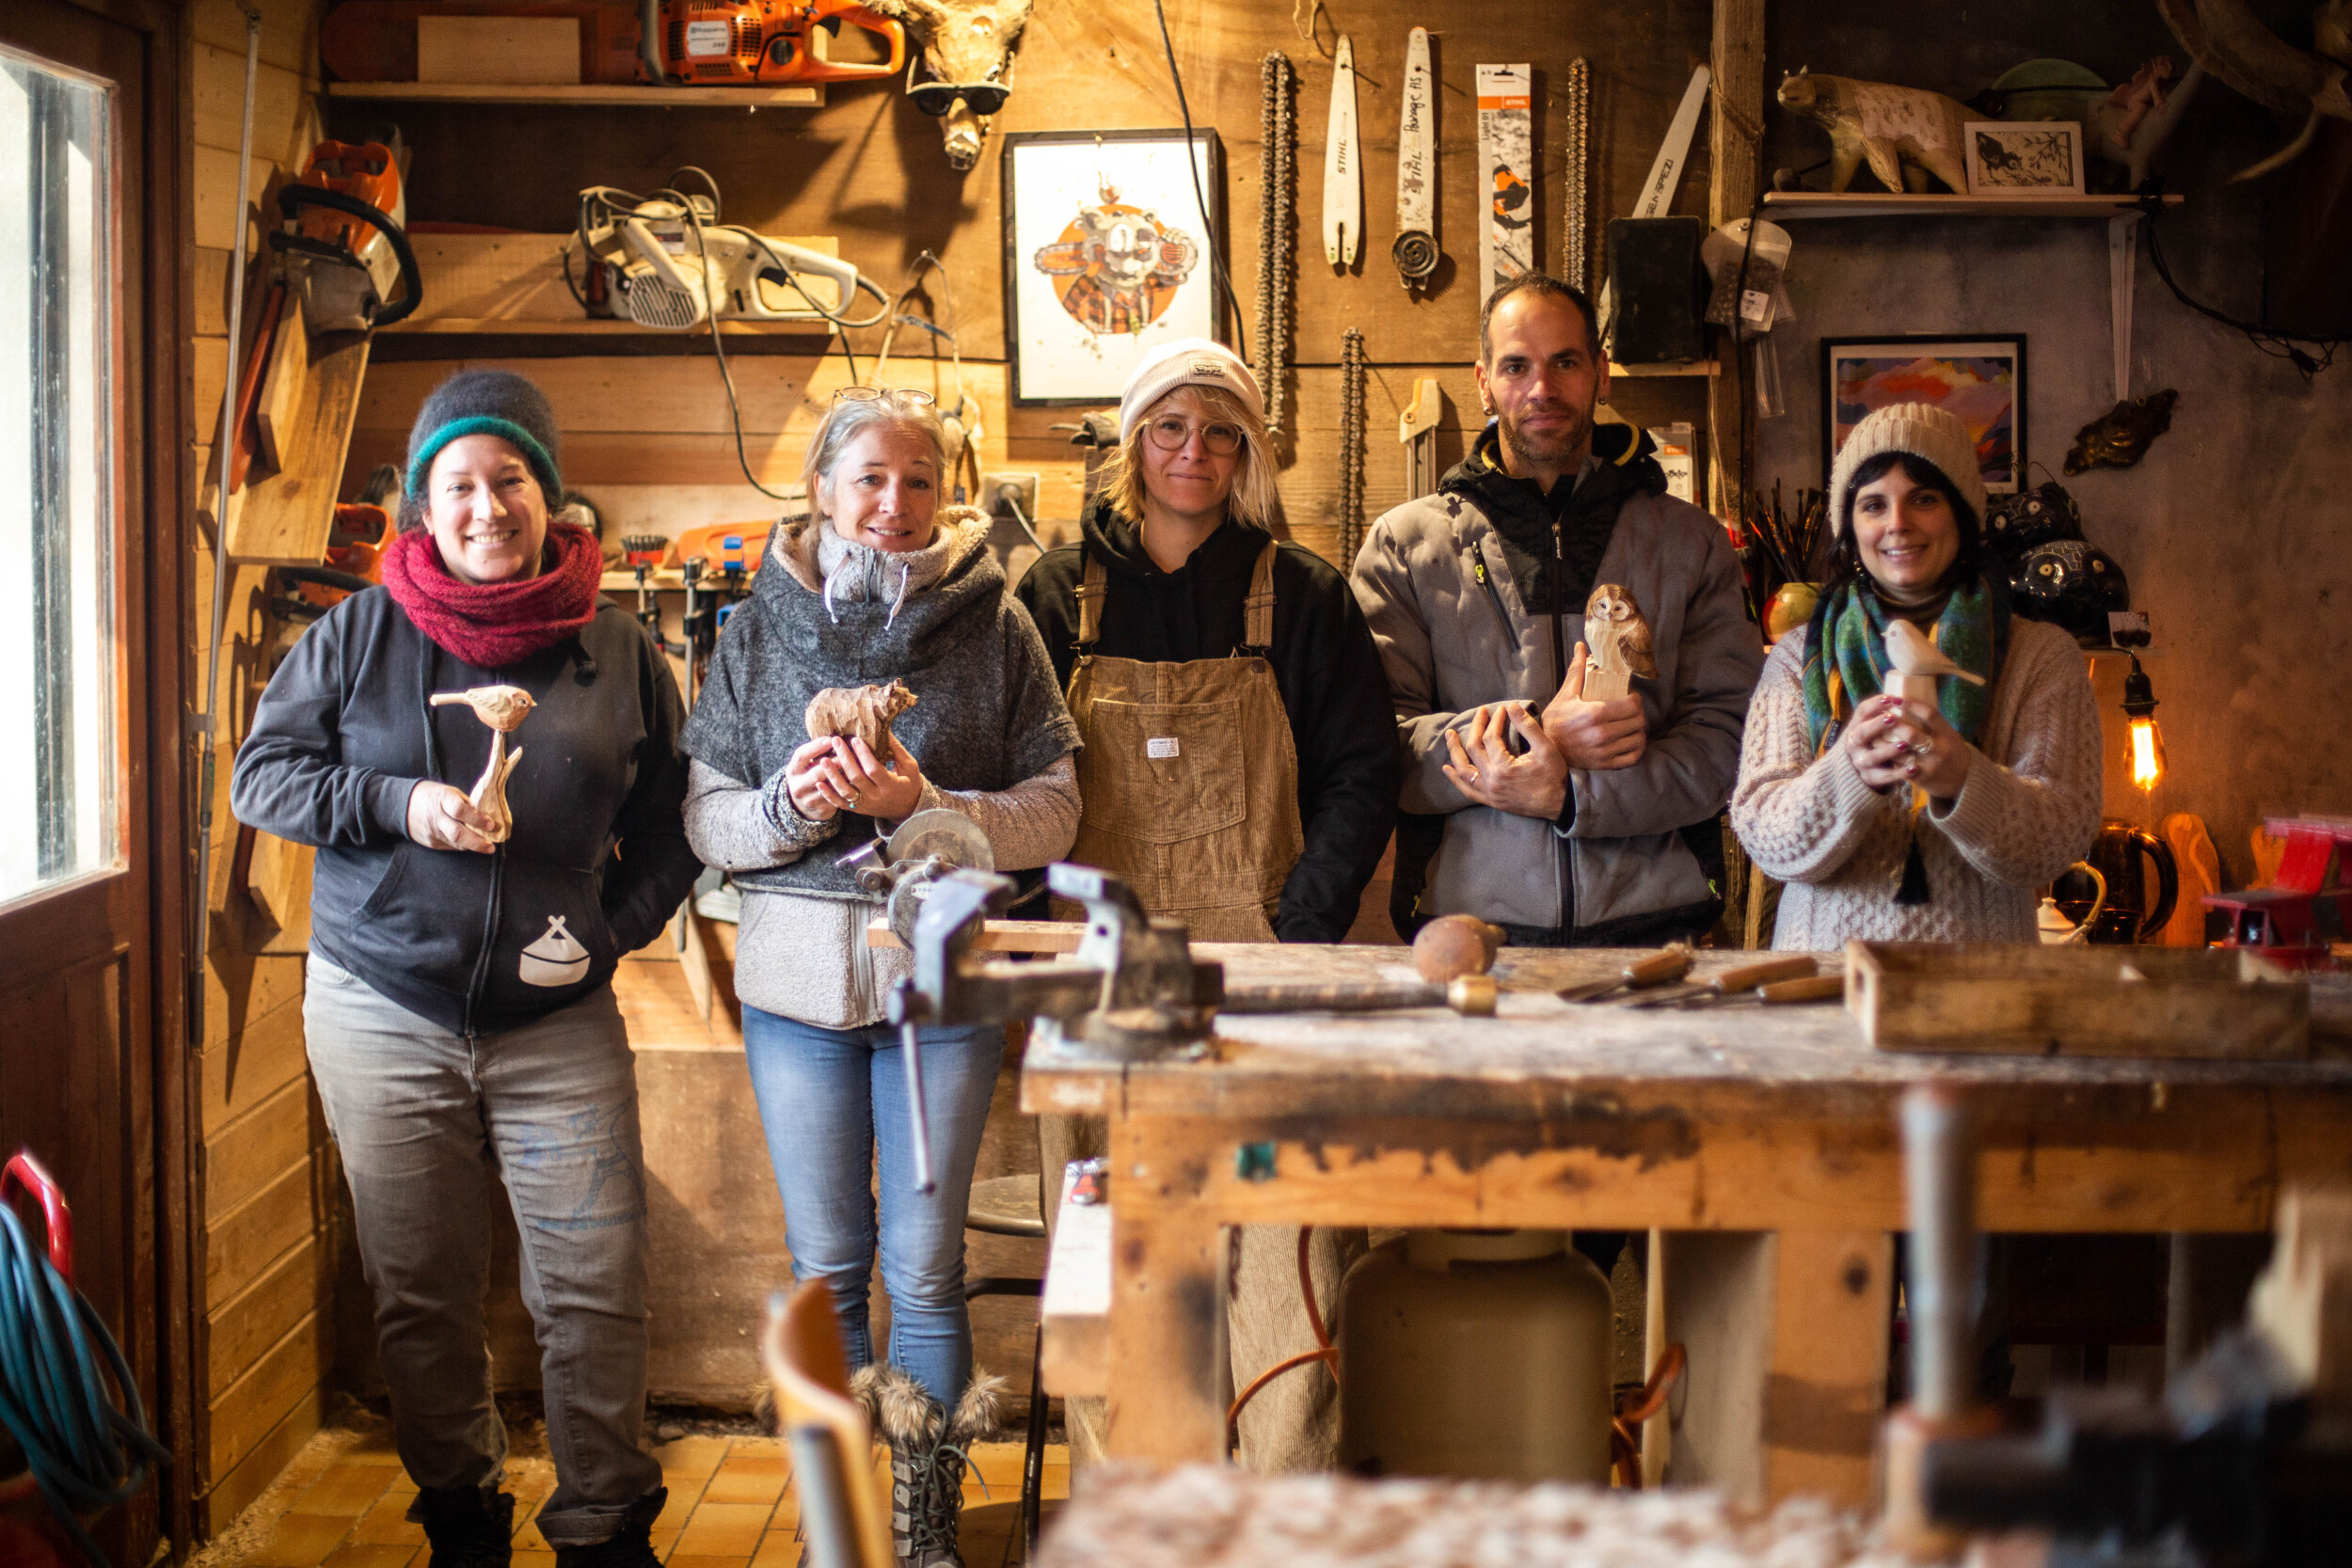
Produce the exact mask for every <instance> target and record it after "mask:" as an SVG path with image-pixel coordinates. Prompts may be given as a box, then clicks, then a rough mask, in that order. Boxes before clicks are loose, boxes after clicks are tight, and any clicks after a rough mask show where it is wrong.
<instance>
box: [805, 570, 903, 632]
mask: <svg viewBox="0 0 2352 1568" xmlns="http://www.w3.org/2000/svg"><path fill="white" fill-rule="evenodd" d="M860 564H862V563H861V562H859V560H858V559H857V557H855V556H851V557H850V558H848V559H847V560H845V561H843V562H841V564H840V565H838V566H835V567H834V569H833V570H832V571H830V572H828V573H826V574H825V614H826V616H827V617H828V618H829V619H830V620H831V621H832V622H833V624H834V626H839V625H840V624H841V612H840V611H839V610H835V609H834V607H833V585H834V583H836V582H838V581H840V580H841V576H842V574H843V573H845V572H848V571H850V570H851V569H852V568H854V567H856V566H858V565H860ZM874 575H875V577H876V578H877V579H878V581H877V584H876V586H880V583H881V582H882V581H886V580H888V579H887V578H886V577H885V576H884V574H883V573H882V570H881V567H880V564H879V562H878V563H877V564H876V570H875V574H874ZM913 586H914V565H913V563H911V562H910V563H908V564H905V565H901V566H900V567H899V568H898V594H897V595H896V596H895V597H893V598H892V599H891V601H890V613H889V614H888V615H887V616H885V617H884V618H883V620H882V629H883V630H884V631H887V630H889V629H890V628H891V627H892V626H895V625H897V624H898V611H899V610H904V609H905V608H906V602H907V594H909V592H911V591H912V589H913Z"/></svg>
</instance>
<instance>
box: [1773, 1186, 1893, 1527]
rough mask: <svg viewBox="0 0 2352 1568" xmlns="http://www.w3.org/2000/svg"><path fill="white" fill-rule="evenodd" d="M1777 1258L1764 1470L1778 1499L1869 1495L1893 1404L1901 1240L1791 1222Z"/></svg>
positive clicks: (1851, 1501)
mask: <svg viewBox="0 0 2352 1568" xmlns="http://www.w3.org/2000/svg"><path fill="white" fill-rule="evenodd" d="M1775 1251H1776V1256H1775V1258H1774V1261H1773V1276H1774V1285H1773V1291H1772V1295H1773V1307H1772V1374H1771V1381H1770V1382H1769V1383H1767V1384H1766V1386H1765V1395H1764V1473H1765V1481H1766V1485H1767V1488H1768V1491H1769V1495H1770V1496H1771V1497H1772V1500H1773V1501H1775V1502H1777V1501H1778V1500H1779V1499H1781V1498H1783V1497H1790V1496H1793V1495H1795V1494H1797V1493H1800V1492H1809V1493H1813V1494H1816V1495H1818V1496H1821V1497H1829V1498H1832V1499H1833V1500H1835V1501H1836V1502H1837V1503H1838V1504H1839V1505H1840V1506H1842V1507H1847V1508H1860V1507H1864V1506H1866V1505H1867V1503H1868V1502H1869V1500H1870V1450H1871V1446H1872V1444H1873V1443H1874V1442H1875V1441H1876V1440H1877V1437H1878V1428H1879V1417H1880V1415H1881V1413H1882V1412H1883V1410H1884V1408H1885V1404H1886V1355H1887V1339H1888V1325H1889V1323H1890V1322H1891V1321H1892V1320H1891V1314H1892V1312H1893V1309H1894V1272H1895V1239H1894V1238H1893V1237H1892V1236H1890V1235H1888V1234H1887V1233H1886V1232H1884V1231H1881V1230H1784V1231H1782V1232H1781V1233H1780V1235H1779V1238H1778V1244H1777V1247H1776V1249H1775Z"/></svg>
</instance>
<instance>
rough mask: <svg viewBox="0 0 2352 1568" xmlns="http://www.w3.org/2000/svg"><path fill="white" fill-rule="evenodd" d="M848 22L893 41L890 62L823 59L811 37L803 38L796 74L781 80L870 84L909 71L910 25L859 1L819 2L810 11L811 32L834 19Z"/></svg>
mask: <svg viewBox="0 0 2352 1568" xmlns="http://www.w3.org/2000/svg"><path fill="white" fill-rule="evenodd" d="M836 17H837V18H839V19H840V20H841V21H843V22H846V23H848V24H850V26H852V27H855V28H857V29H858V30H859V31H860V32H865V33H872V34H873V35H875V36H876V37H877V38H884V39H888V40H890V59H889V61H888V62H887V63H885V64H880V65H856V64H850V63H849V62H846V61H845V62H843V63H841V64H839V65H836V64H834V62H833V61H831V60H820V59H818V57H817V54H816V51H815V49H814V48H813V47H811V40H810V38H809V36H808V35H807V34H803V36H802V39H801V49H800V55H799V57H798V58H797V59H795V60H794V61H793V62H792V72H791V74H790V75H789V76H787V77H779V78H776V80H780V81H798V82H870V81H875V80H878V79H879V78H882V77H884V76H896V75H898V72H900V71H904V70H905V69H906V68H907V29H906V24H904V23H902V22H899V21H898V19H897V18H895V17H888V16H884V15H882V13H881V12H880V11H877V10H874V9H872V8H868V7H866V6H863V5H860V4H859V3H858V0H816V3H815V4H814V5H812V6H811V7H810V8H809V10H808V32H809V34H813V33H815V32H816V31H817V27H818V24H819V23H823V22H830V21H832V20H834V18H836Z"/></svg>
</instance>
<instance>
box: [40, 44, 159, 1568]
mask: <svg viewBox="0 0 2352 1568" xmlns="http://www.w3.org/2000/svg"><path fill="white" fill-rule="evenodd" d="M59 4H60V6H61V7H62V8H68V9H77V10H81V11H86V12H88V13H90V14H92V15H95V16H97V17H100V18H102V19H103V20H105V21H107V22H110V23H114V24H119V25H120V26H122V27H124V28H126V29H128V30H130V31H131V32H133V33H135V34H136V35H137V37H138V39H139V42H140V46H141V50H142V59H141V76H142V81H141V82H140V84H139V100H138V112H139V127H138V137H137V140H136V142H135V143H134V142H133V141H132V140H131V139H130V138H128V137H125V138H124V139H123V140H122V141H121V142H120V143H119V144H118V148H117V150H118V152H119V156H120V157H121V158H122V159H123V160H124V162H125V164H126V165H132V166H135V168H136V171H137V176H138V191H137V199H138V211H137V214H136V218H137V222H138V224H139V237H138V241H137V244H136V245H135V246H134V245H123V246H121V247H120V248H119V249H118V251H117V260H118V263H119V267H120V273H119V277H120V281H121V296H122V298H123V300H124V302H125V303H124V308H123V309H122V311H121V314H120V316H119V325H120V331H121V353H120V356H119V367H120V372H121V384H120V386H119V388H118V391H117V394H116V397H115V410H114V411H115V415H116V435H117V437H118V439H119V442H120V443H121V450H120V455H119V459H118V462H117V465H116V472H117V475H118V476H119V481H120V482H122V483H121V494H122V496H123V500H122V503H121V505H120V506H119V508H118V515H119V516H120V517H121V518H122V527H121V530H120V532H119V535H118V542H119V545H120V546H122V547H121V548H120V550H119V554H118V556H117V569H118V571H119V574H120V584H121V597H120V600H119V604H120V609H121V620H120V622H119V630H120V632H121V636H122V657H123V661H124V662H123V665H122V668H123V670H124V671H126V672H129V671H133V670H135V671H137V672H138V673H139V674H140V677H141V681H142V684H143V685H144V688H145V701H144V702H143V703H142V704H141V705H139V706H138V707H137V708H136V709H135V710H134V709H132V708H130V707H129V706H128V705H125V707H124V708H123V710H122V726H123V733H124V736H125V739H126V742H127V745H126V751H127V752H128V766H127V768H126V769H125V771H124V775H123V783H124V792H125V796H126V799H128V800H130V801H131V802H132V803H133V809H132V810H131V811H130V812H129V813H128V814H126V817H125V820H124V823H123V831H124V838H125V843H124V850H125V854H126V858H127V859H128V860H129V861H130V863H131V864H132V865H133V867H134V868H135V874H136V872H137V871H139V870H143V872H144V876H145V886H144V887H143V888H141V889H139V890H138V891H140V892H143V893H144V894H145V896H146V902H147V906H148V921H147V929H146V931H145V932H144V933H143V934H144V935H145V937H146V939H147V952H148V961H147V963H146V964H145V966H144V969H143V972H142V973H138V974H135V975H134V977H133V983H134V985H135V987H139V988H142V989H143V990H145V992H146V996H145V1001H146V1006H145V1007H144V1008H142V1009H139V1011H141V1012H143V1013H144V1015H145V1016H144V1019H143V1020H141V1021H140V1022H143V1024H144V1034H145V1037H144V1038H143V1039H139V1038H133V1039H130V1040H127V1041H126V1050H125V1056H126V1067H127V1068H128V1069H129V1072H130V1077H129V1078H128V1080H127V1081H126V1083H125V1085H124V1087H125V1095H126V1101H128V1102H127V1103H126V1104H125V1105H124V1107H123V1114H124V1116H125V1117H126V1118H128V1120H129V1122H130V1125H131V1127H132V1128H133V1130H134V1141H133V1144H132V1149H133V1159H134V1161H135V1163H136V1164H139V1165H140V1166H142V1167H143V1168H142V1169H140V1170H139V1171H138V1173H137V1174H138V1177H139V1179H140V1180H142V1181H143V1182H144V1184H145V1186H146V1189H147V1190H145V1191H142V1192H136V1193H133V1194H130V1195H126V1196H128V1198H129V1200H130V1201H129V1203H128V1204H127V1205H126V1207H127V1209H128V1211H129V1212H131V1213H133V1214H140V1215H144V1216H146V1221H145V1224H144V1225H140V1224H137V1223H135V1224H134V1230H133V1236H134V1243H135V1244H140V1245H147V1246H151V1248H152V1249H153V1250H152V1258H151V1266H150V1268H149V1269H148V1271H147V1283H148V1287H149V1288H151V1290H152V1291H153V1295H152V1298H151V1299H152V1300H153V1304H154V1308H155V1310H154V1316H153V1320H152V1324H153V1326H152V1332H151V1336H145V1335H142V1336H135V1338H141V1339H144V1340H145V1342H143V1343H133V1344H126V1345H125V1346H124V1347H123V1349H124V1352H125V1354H128V1355H129V1356H130V1357H131V1359H132V1363H133V1365H134V1367H135V1368H136V1367H139V1366H141V1365H142V1364H144V1365H146V1366H148V1367H151V1368H152V1392H153V1395H154V1408H153V1409H151V1410H150V1411H149V1413H148V1418H149V1424H150V1426H151V1428H152V1430H153V1431H154V1432H155V1434H156V1435H157V1436H158V1437H159V1438H161V1439H162V1440H163V1442H164V1443H165V1445H166V1446H167V1448H168V1449H170V1450H171V1452H172V1454H173V1456H174V1463H173V1465H171V1466H170V1467H169V1468H167V1469H166V1470H164V1471H163V1472H162V1473H161V1475H160V1476H158V1477H157V1478H156V1482H155V1484H156V1485H157V1487H158V1488H159V1496H158V1498H157V1519H156V1523H157V1527H158V1528H159V1529H160V1532H161V1533H162V1535H163V1536H165V1537H166V1538H167V1539H168V1541H169V1542H170V1544H171V1549H172V1554H173V1556H174V1558H175V1560H177V1559H181V1558H184V1557H185V1556H186V1555H187V1554H188V1552H189V1551H190V1549H191V1548H192V1546H193V1545H194V1542H193V1541H192V1540H191V1535H192V1530H193V1523H194V1517H195V1515H194V1510H193V1503H192V1498H191V1494H190V1482H191V1481H192V1480H193V1472H194V1468H195V1466H194V1464H193V1461H194V1458H195V1454H196V1443H195V1433H196V1399H197V1384H196V1368H195V1365H194V1334H193V1312H194V1307H195V1296H194V1275H193V1266H194V1259H195V1257H196V1251H195V1241H196V1238H195V1236H194V1234H193V1232H192V1230H191V1228H190V1227H191V1225H192V1223H193V1209H192V1204H191V1190H192V1184H193V1178H194V1171H195V1151H196V1148H197V1147H198V1145H197V1138H196V1129H195V1122H194V1099H195V1097H194V1096H193V1095H192V1094H191V1092H190V1090H189V1069H190V1066H191V1063H192V1059H193V1056H194V1053H195V1052H196V1050H197V1048H198V1046H199V1044H200V1043H201V1042H200V1041H192V1040H191V1039H190V1037H189V1030H190V1022H191V1019H192V1018H193V1017H195V1016H196V1009H195V1008H194V1007H193V1006H191V997H192V995H195V996H200V994H201V993H200V991H199V990H195V988H197V987H199V986H200V985H201V983H202V981H201V971H200V969H199V968H198V966H196V965H195V964H192V963H191V962H190V961H189V948H190V945H191V940H192V927H193V924H194V920H193V911H192V906H191V895H192V892H193V887H192V873H193V865H194V861H193V857H192V854H191V844H192V842H193V840H192V836H191V821H192V803H191V800H190V798H189V792H188V783H189V779H190V777H191V776H192V770H191V768H190V767H189V762H190V756H189V745H188V736H187V724H186V721H185V717H184V715H185V714H186V712H187V710H188V701H187V699H188V693H189V691H190V689H191V683H190V678H189V675H190V664H191V652H190V638H189V628H190V626H192V625H193V622H192V620H191V619H190V617H191V614H192V603H193V601H192V598H191V592H192V583H191V578H192V577H193V573H192V571H191V569H190V555H191V547H192V546H193V544H194V538H193V527H192V523H191V521H190V515H191V514H190V507H189V499H190V498H191V496H192V495H193V493H194V488H193V485H192V483H190V481H191V463H192V461H193V459H192V454H191V451H190V448H189V445H188V439H189V436H188V433H189V431H190V430H191V429H192V428H193V427H192V424H191V422H190V420H189V417H188V415H189V401H190V397H191V394H192V358H191V353H190V347H189V344H188V341H187V338H186V335H185V334H186V324H187V322H188V321H189V320H190V319H191V315H190V310H189V302H190V300H191V298H192V295H193V280H194V259H193V254H192V239H193V230H194V217H195V214H194V202H193V196H192V192H193V190H194V166H195V160H194V153H193V138H192V137H191V136H190V135H189V134H188V132H189V120H188V113H187V105H188V103H189V91H190V83H189V57H190V56H189V50H188V47H187V24H186V18H185V14H184V8H183V0H59ZM12 31H13V29H12ZM126 215H128V214H126ZM126 227H127V226H126ZM84 891H85V890H77V889H72V888H68V889H63V890H60V896H58V897H56V899H55V900H54V904H53V901H52V900H48V899H44V900H42V903H43V904H45V905H53V907H54V908H55V909H56V911H57V912H58V913H60V914H66V913H68V912H69V911H71V912H72V913H73V914H74V915H76V916H77V917H78V918H77V919H75V920H72V921H68V922H65V923H64V925H65V927H67V928H60V929H57V930H55V931H44V932H43V933H42V936H43V937H44V939H46V940H45V941H44V945H49V944H51V943H54V944H55V945H56V950H57V951H58V952H59V953H60V954H62V952H63V949H64V947H66V946H68V945H71V944H72V943H73V942H74V940H75V939H76V938H80V939H84V941H85V942H87V938H88V937H89V936H90V934H91V933H90V931H89V930H88V926H89V922H90V919H91V918H92V917H93V916H96V917H101V918H103V917H106V916H107V915H108V913H109V911H119V909H120V906H121V904H122V902H123V900H124V898H125V896H126V895H128V894H129V893H130V892H131V885H130V883H129V881H128V879H119V880H118V882H117V885H116V886H115V887H113V888H111V889H108V890H106V892H105V893H104V895H103V897H102V898H91V897H88V896H81V897H76V896H75V895H76V894H77V893H81V892H84ZM87 892H88V893H96V892H98V890H97V889H89V890H87ZM73 927H79V928H78V929H77V928H73ZM130 1022H131V1020H129V1019H126V1021H125V1023H126V1027H128V1026H129V1024H130Z"/></svg>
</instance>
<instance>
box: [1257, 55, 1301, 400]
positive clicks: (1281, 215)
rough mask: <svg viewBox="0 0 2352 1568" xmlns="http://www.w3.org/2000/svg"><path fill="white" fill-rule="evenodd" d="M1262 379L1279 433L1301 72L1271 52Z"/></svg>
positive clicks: (1261, 228)
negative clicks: (1298, 88) (1298, 90)
mask: <svg viewBox="0 0 2352 1568" xmlns="http://www.w3.org/2000/svg"><path fill="white" fill-rule="evenodd" d="M1259 85H1260V87H1261V89H1262V92H1261V99H1260V103H1259V114H1258V344H1257V348H1258V352H1257V353H1256V354H1255V355H1254V356H1252V357H1254V358H1255V359H1256V360H1257V362H1258V381H1259V384H1260V386H1261V388H1262V389H1263V391H1264V393H1265V415H1266V418H1265V425H1266V434H1267V435H1269V436H1279V435H1281V434H1282V426H1283V423H1284V420H1285V419H1286V418H1287V416H1288V413H1289V408H1290V393H1289V388H1287V386H1286V385H1285V383H1286V382H1287V381H1288V379H1289V377H1288V375H1287V374H1286V372H1287V371H1288V370H1289V367H1290V341H1291V294H1292V281H1291V274H1292V270H1293V267H1294V266H1295V261H1296V255H1295V252H1296V249H1297V239H1296V228H1295V216H1294V214H1293V211H1292V205H1291V203H1292V192H1293V187H1294V186H1295V184H1296V182H1297V162H1298V105H1297V87H1298V73H1297V71H1295V69H1294V68H1293V67H1292V65H1291V60H1290V56H1289V55H1285V54H1283V53H1282V52H1281V51H1280V50H1279V49H1277V50H1273V51H1270V52H1269V53H1268V54H1267V55H1266V57H1265V59H1264V61H1263V64H1262V65H1261V67H1260V69H1259Z"/></svg>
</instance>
